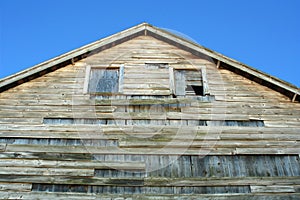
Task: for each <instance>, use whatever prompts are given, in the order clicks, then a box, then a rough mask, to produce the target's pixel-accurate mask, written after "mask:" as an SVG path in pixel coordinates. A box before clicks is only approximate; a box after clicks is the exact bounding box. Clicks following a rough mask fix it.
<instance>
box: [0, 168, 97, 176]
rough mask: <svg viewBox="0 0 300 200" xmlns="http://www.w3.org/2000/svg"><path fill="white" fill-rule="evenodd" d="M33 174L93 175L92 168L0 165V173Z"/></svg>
mask: <svg viewBox="0 0 300 200" xmlns="http://www.w3.org/2000/svg"><path fill="white" fill-rule="evenodd" d="M7 174H10V175H35V176H59V175H64V176H67V175H68V176H78V177H82V176H94V169H69V168H37V167H14V166H10V167H0V175H1V176H2V175H7Z"/></svg>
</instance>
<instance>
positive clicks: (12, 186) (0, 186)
mask: <svg viewBox="0 0 300 200" xmlns="http://www.w3.org/2000/svg"><path fill="white" fill-rule="evenodd" d="M31 187H32V184H30V183H29V184H28V183H9V182H6V183H5V182H1V183H0V193H1V192H2V191H11V192H13V191H14V192H16V191H19V192H25V191H28V192H29V191H31ZM0 198H1V195H0Z"/></svg>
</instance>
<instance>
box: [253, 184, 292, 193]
mask: <svg viewBox="0 0 300 200" xmlns="http://www.w3.org/2000/svg"><path fill="white" fill-rule="evenodd" d="M250 189H251V192H252V193H290V192H292V193H294V192H295V188H294V187H293V186H288V185H267V186H265V185H253V186H252V185H251V186H250Z"/></svg>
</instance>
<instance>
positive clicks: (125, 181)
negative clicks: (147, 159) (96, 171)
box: [0, 175, 300, 187]
mask: <svg viewBox="0 0 300 200" xmlns="http://www.w3.org/2000/svg"><path fill="white" fill-rule="evenodd" d="M0 181H2V182H8V181H9V182H12V183H18V182H22V183H32V182H39V183H52V184H70V185H73V184H76V185H111V186H158V187H167V186H174V187H184V186H189V187H199V186H206V187H207V186H228V185H233V186H248V185H256V184H257V183H259V184H260V185H295V184H296V185H297V184H300V177H298V176H295V177H224V178H153V177H149V178H138V177H134V178H133V177H128V178H101V177H69V176H56V177H51V176H26V175H19V176H11V175H3V176H1V177H0Z"/></svg>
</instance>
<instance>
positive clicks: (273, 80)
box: [0, 22, 300, 99]
mask: <svg viewBox="0 0 300 200" xmlns="http://www.w3.org/2000/svg"><path fill="white" fill-rule="evenodd" d="M148 32H149V33H152V34H155V35H157V36H159V37H162V38H166V39H168V40H170V41H172V42H173V43H176V44H179V45H181V46H182V47H184V48H185V49H188V50H191V51H195V52H198V53H201V54H204V55H207V56H209V57H211V58H213V59H215V60H218V61H220V62H223V63H225V64H227V65H230V66H232V67H233V68H235V69H237V70H240V71H243V72H245V73H247V74H250V75H251V76H254V77H256V78H258V79H260V80H263V81H265V82H267V83H269V84H271V85H275V86H277V87H279V88H281V89H283V90H286V91H288V92H290V93H292V94H295V95H296V96H298V98H297V99H299V96H300V89H299V88H298V87H297V86H295V85H292V84H291V83H288V82H286V81H283V80H282V79H279V78H277V77H273V76H271V75H269V74H267V73H264V72H262V71H260V70H257V69H255V68H252V67H250V66H248V65H246V64H243V63H241V62H239V61H237V60H234V59H232V58H229V57H227V56H225V55H222V54H220V53H218V52H215V51H213V50H211V49H208V48H206V47H204V46H201V45H199V44H197V43H195V42H193V41H190V40H188V39H186V38H182V37H180V36H178V35H176V34H173V33H171V32H169V31H166V30H163V29H160V28H158V27H155V26H153V25H151V24H148V23H146V22H143V23H140V24H138V25H136V26H133V27H131V28H128V29H125V30H123V31H121V32H118V33H115V34H113V35H110V36H108V37H105V38H102V39H100V40H97V41H95V42H92V43H90V44H87V45H84V46H82V47H79V48H77V49H75V50H72V51H69V52H67V53H65V54H62V55H59V56H57V57H54V58H52V59H50V60H47V61H45V62H42V63H40V64H37V65H35V66H33V67H31V68H27V69H25V70H23V71H20V72H18V73H15V74H13V75H10V76H7V77H5V78H2V79H0V92H1V91H4V90H6V89H7V88H10V87H9V86H10V85H11V87H14V86H15V85H18V84H20V83H23V82H25V81H24V79H25V80H26V78H28V77H30V76H33V75H34V74H39V73H41V72H43V71H45V70H47V69H49V68H54V70H55V69H56V68H55V66H57V65H60V64H62V63H66V62H68V63H72V62H73V60H72V59H74V58H75V57H77V56H81V55H84V54H87V53H89V52H92V51H95V50H96V49H101V47H103V46H105V45H108V44H110V43H113V42H115V41H118V40H119V41H121V42H123V40H122V39H124V38H128V37H130V36H133V35H136V34H137V33H145V35H146V34H147V33H148ZM147 35H148V34H147ZM28 80H31V79H30V78H28ZM273 89H274V88H273ZM285 95H286V94H285ZM289 97H290V98H292V97H291V95H289Z"/></svg>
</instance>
